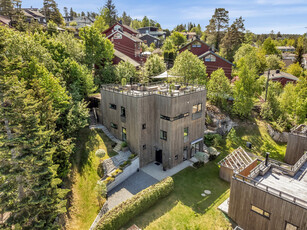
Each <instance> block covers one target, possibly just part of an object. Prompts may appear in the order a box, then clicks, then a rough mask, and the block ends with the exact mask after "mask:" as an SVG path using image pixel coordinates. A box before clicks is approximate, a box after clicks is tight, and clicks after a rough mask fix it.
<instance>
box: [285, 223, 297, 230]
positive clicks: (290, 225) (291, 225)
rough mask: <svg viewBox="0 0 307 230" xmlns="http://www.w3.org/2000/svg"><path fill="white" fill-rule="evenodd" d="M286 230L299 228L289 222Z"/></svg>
mask: <svg viewBox="0 0 307 230" xmlns="http://www.w3.org/2000/svg"><path fill="white" fill-rule="evenodd" d="M285 230H298V227H297V226H295V225H293V224H290V223H289V222H286V227H285Z"/></svg>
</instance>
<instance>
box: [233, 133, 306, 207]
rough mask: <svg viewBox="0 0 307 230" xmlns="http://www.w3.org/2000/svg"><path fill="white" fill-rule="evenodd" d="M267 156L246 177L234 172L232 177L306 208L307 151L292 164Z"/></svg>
mask: <svg viewBox="0 0 307 230" xmlns="http://www.w3.org/2000/svg"><path fill="white" fill-rule="evenodd" d="M301 128H302V127H301ZM268 156H269V155H267V159H266V160H263V161H262V162H261V163H260V164H258V165H257V166H256V167H254V168H253V169H252V170H251V171H250V173H249V175H248V176H247V177H244V176H242V175H240V174H237V173H236V174H234V176H233V179H235V180H239V181H242V182H244V183H247V184H249V185H251V186H253V187H256V188H258V189H260V190H262V191H264V192H267V193H270V194H272V195H274V196H277V197H279V198H281V199H284V200H286V201H288V202H291V203H294V204H296V205H299V206H301V207H303V208H306V209H307V189H306V188H307V151H306V152H305V154H304V155H303V156H302V157H301V158H300V159H299V160H298V161H297V162H296V163H295V164H294V165H288V164H286V163H283V162H280V161H277V160H273V159H270V158H268Z"/></svg>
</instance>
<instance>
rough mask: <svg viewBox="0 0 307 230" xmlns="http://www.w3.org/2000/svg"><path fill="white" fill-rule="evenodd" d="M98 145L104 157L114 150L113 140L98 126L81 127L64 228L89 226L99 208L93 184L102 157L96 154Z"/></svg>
mask: <svg viewBox="0 0 307 230" xmlns="http://www.w3.org/2000/svg"><path fill="white" fill-rule="evenodd" d="M97 149H104V150H105V151H106V155H105V156H104V158H103V159H107V158H109V157H111V156H113V155H114V154H116V153H115V152H114V151H113V150H112V141H111V140H110V139H109V138H108V137H107V136H105V134H103V133H102V131H98V130H90V129H88V128H85V129H83V130H81V132H80V134H79V136H78V141H77V146H76V154H75V156H74V164H73V184H72V200H71V208H70V210H69V215H70V218H69V219H68V224H67V229H78V230H83V229H84V230H85V229H86V230H88V229H89V228H90V226H91V224H92V222H93V221H94V219H95V218H96V215H97V214H98V212H99V210H100V206H99V203H98V200H97V198H96V193H95V186H96V184H97V181H98V180H99V176H98V174H97V168H98V165H99V164H100V162H101V160H102V159H100V158H98V157H97V156H96V155H95V152H96V150H97Z"/></svg>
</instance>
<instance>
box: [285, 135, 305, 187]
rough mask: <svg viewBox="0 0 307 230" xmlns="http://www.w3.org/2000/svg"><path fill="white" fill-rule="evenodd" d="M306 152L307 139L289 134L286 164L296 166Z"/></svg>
mask: <svg viewBox="0 0 307 230" xmlns="http://www.w3.org/2000/svg"><path fill="white" fill-rule="evenodd" d="M305 151H307V137H306V136H304V135H300V134H296V133H289V137H288V143H287V150H286V155H285V162H286V163H287V164H291V165H294V164H295V163H296V162H297V161H298V160H299V159H300V158H301V157H302V156H303V155H304V153H305ZM306 189H307V188H306Z"/></svg>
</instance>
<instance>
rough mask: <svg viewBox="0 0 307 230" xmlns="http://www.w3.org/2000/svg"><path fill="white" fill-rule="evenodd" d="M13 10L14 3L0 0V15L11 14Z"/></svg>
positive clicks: (8, 0) (9, 0)
mask: <svg viewBox="0 0 307 230" xmlns="http://www.w3.org/2000/svg"><path fill="white" fill-rule="evenodd" d="M13 11H14V5H13V3H12V1H11V0H1V1H0V15H3V16H11V15H12V14H13Z"/></svg>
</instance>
